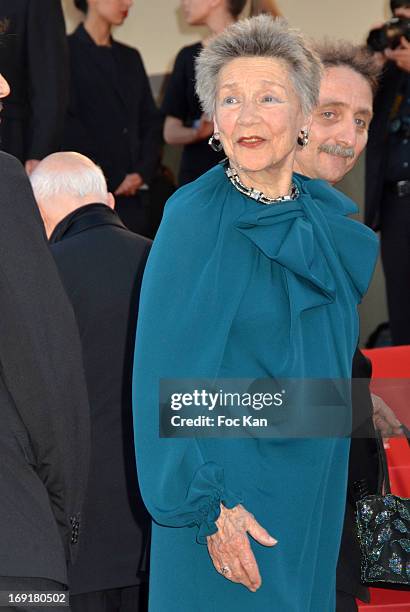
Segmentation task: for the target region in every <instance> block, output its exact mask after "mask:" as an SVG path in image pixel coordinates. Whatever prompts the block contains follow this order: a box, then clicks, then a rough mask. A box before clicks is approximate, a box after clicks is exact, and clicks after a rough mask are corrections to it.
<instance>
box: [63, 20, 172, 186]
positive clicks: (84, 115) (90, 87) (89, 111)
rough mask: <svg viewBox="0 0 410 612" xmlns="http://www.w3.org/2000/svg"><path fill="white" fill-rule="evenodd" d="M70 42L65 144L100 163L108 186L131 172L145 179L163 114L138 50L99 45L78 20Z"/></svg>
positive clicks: (153, 166) (155, 156)
mask: <svg viewBox="0 0 410 612" xmlns="http://www.w3.org/2000/svg"><path fill="white" fill-rule="evenodd" d="M68 46H69V56H70V102H69V109H68V114H67V117H66V123H65V133H64V143H63V148H64V149H65V150H72V151H78V152H79V153H83V154H84V155H87V157H90V158H91V159H92V160H93V161H94V162H95V163H97V164H98V165H99V166H101V168H102V170H103V172H104V174H105V176H106V178H107V181H108V187H109V189H110V191H115V189H116V188H117V187H118V185H119V184H120V183H121V182H122V180H123V179H124V178H125V175H126V174H129V173H132V172H138V173H139V174H140V175H141V176H142V177H143V179H144V181H145V182H146V183H148V184H149V183H150V182H151V180H152V179H153V177H154V175H155V173H156V170H157V168H158V162H159V147H160V142H161V117H160V114H159V111H158V110H157V108H156V106H155V102H154V100H153V97H152V93H151V89H150V85H149V81H148V77H147V74H146V72H145V69H144V65H143V63H142V60H141V56H140V54H139V53H138V51H137V50H136V49H133V48H131V47H128V46H126V45H123V44H121V43H119V42H116V41H114V40H113V41H112V46H111V47H101V46H97V45H96V44H95V43H94V41H93V40H92V38H91V37H90V36H89V35H88V33H87V31H86V30H85V29H84V27H83V26H82V25H80V26H79V27H78V28H77V29H76V31H75V32H74V33H73V34H72V35H71V36H69V37H68Z"/></svg>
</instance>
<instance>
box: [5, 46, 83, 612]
mask: <svg viewBox="0 0 410 612" xmlns="http://www.w3.org/2000/svg"><path fill="white" fill-rule="evenodd" d="M0 54H1V49H0ZM8 92H9V86H8V84H7V83H6V81H5V80H4V79H3V77H2V76H1V75H0V98H3V97H4V96H6V95H7V93H8ZM0 110H1V102H0ZM0 206H1V224H0V250H1V253H0V309H1V318H0V361H1V369H0V413H1V426H0V457H1V460H0V498H1V502H0V541H1V546H0V591H41V590H46V591H64V590H66V589H67V584H68V579H67V562H68V561H74V560H75V557H76V552H77V549H78V546H79V543H80V542H81V538H82V536H83V535H84V525H83V522H82V516H81V513H82V504H83V499H84V493H85V486H86V482H87V475H88V461H89V443H90V440H89V407H88V401H87V389H86V385H85V379H84V371H83V363H82V356H81V346H80V339H79V336H78V329H77V326H76V322H75V318H74V314H73V311H72V308H71V306H70V304H69V301H68V299H67V296H66V294H65V292H64V289H63V286H62V284H61V280H60V278H59V276H58V272H57V269H56V266H55V263H54V261H53V258H52V257H51V254H50V251H49V248H48V244H47V241H46V236H45V234H44V227H43V225H42V223H41V219H40V215H39V214H38V209H37V206H36V203H35V201H34V197H33V192H32V190H31V188H30V183H29V180H28V178H27V175H26V173H25V171H24V168H23V166H22V165H21V163H20V162H19V161H18V160H17V159H16V158H15V157H12V156H11V155H9V154H7V153H4V152H0ZM1 609H2V610H3V611H4V612H6V611H10V610H17V609H18V610H19V611H20V612H24V611H26V610H27V611H33V610H39V609H40V608H39V607H37V606H35V607H30V606H29V605H28V604H27V606H26V605H25V604H21V606H20V605H19V606H18V607H15V606H14V605H12V604H11V605H10V606H6V607H2V608H1ZM41 609H42V608H41ZM49 609H50V610H57V609H58V610H60V609H61V608H60V607H58V608H57V607H56V606H52V607H50V608H49ZM65 609H67V608H65Z"/></svg>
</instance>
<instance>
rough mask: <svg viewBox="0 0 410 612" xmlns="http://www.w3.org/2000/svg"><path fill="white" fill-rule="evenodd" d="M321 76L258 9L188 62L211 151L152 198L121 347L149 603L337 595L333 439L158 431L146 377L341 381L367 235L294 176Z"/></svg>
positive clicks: (250, 602)
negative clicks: (134, 320)
mask: <svg viewBox="0 0 410 612" xmlns="http://www.w3.org/2000/svg"><path fill="white" fill-rule="evenodd" d="M320 78H321V64H320V61H319V59H318V58H317V56H316V55H315V53H314V52H313V51H312V49H311V47H310V45H309V43H308V42H307V41H306V40H305V39H304V37H303V36H302V35H301V34H300V33H299V32H298V31H296V30H293V29H290V28H289V27H288V26H287V24H286V22H284V21H282V20H273V19H272V18H271V17H268V16H258V17H254V18H252V19H248V20H244V21H242V22H239V23H237V24H235V25H233V26H230V27H229V28H228V29H227V30H225V31H224V32H223V33H222V34H221V35H219V36H218V37H216V38H214V39H213V41H212V42H211V43H210V44H209V46H208V47H207V48H205V49H204V50H203V51H202V53H201V55H200V56H199V59H198V61H197V92H198V95H199V98H200V100H201V103H202V106H203V109H204V112H206V113H208V114H209V115H211V116H212V117H213V120H214V126H215V133H214V136H213V138H212V141H211V144H212V145H213V146H216V147H219V146H221V147H223V149H224V151H225V154H226V156H227V161H226V163H225V164H220V165H218V166H216V167H215V168H213V169H211V170H210V171H209V172H207V173H206V174H204V175H203V176H201V177H200V178H199V179H197V180H196V181H194V182H192V183H190V184H189V185H186V186H185V187H183V188H181V189H180V190H179V191H177V192H176V193H175V194H174V196H172V198H171V199H170V200H169V202H168V203H167V206H166V210H165V215H164V219H163V222H162V225H161V227H160V230H159V233H158V235H157V238H156V240H155V242H154V245H153V248H152V251H151V254H150V257H149V261H148V264H147V268H146V272H145V276H144V280H143V287H142V293H141V302H140V310H139V320H138V329H137V340H136V351H135V366H134V422H135V444H136V458H137V466H138V474H139V481H140V487H141V492H142V496H143V498H144V501H145V503H146V505H147V508H148V510H149V512H150V513H151V515H152V518H153V533H152V547H151V578H150V610H151V611H152V612H191V611H192V610H196V611H198V612H221V611H223V610H226V611H230V610H232V611H233V610H235V612H241V611H243V612H245V611H246V612H249V611H252V612H253V611H255V612H265V611H266V612H268V611H269V612H331V611H333V610H334V609H335V569H336V562H337V557H338V549H339V541H340V535H341V528H342V522H343V515H344V503H345V498H346V493H345V491H346V469H347V461H348V453H349V440H348V438H343V437H316V438H310V439H309V438H300V437H299V438H297V437H294V438H290V437H287V438H283V439H280V438H271V439H262V438H260V439H258V438H257V437H247V438H238V439H217V438H215V439H214V438H192V437H191V438H189V437H187V438H161V437H160V436H159V383H160V380H161V379H188V378H191V379H192V378H197V379H204V378H209V379H213V380H215V379H218V378H225V379H226V378H229V379H235V378H241V377H243V378H247V379H249V378H251V379H259V378H265V379H266V378H278V377H279V378H280V377H285V378H294V379H295V378H301V379H306V378H322V379H324V378H350V372H351V366H352V356H353V353H354V350H355V347H356V344H357V340H358V315H357V309H356V308H357V304H358V302H359V301H360V300H361V298H362V296H363V294H364V293H365V291H366V289H367V286H368V283H369V281H370V277H371V274H372V271H373V266H374V263H375V258H376V252H377V241H376V238H375V236H374V234H373V233H372V232H371V231H370V230H369V229H368V228H366V227H364V226H363V225H361V224H360V223H358V222H356V221H354V220H351V219H349V218H348V215H350V214H351V213H354V212H356V206H355V205H354V204H353V203H352V202H351V201H350V200H349V199H347V198H346V197H345V196H344V195H342V194H341V193H339V192H337V191H336V190H334V189H333V188H331V187H330V186H328V184H327V183H325V182H323V181H319V180H310V179H307V178H306V177H303V176H300V175H296V174H293V162H294V157H295V151H296V147H299V146H304V145H305V144H306V142H307V140H308V138H309V122H310V113H311V111H312V109H313V107H314V106H315V104H316V103H317V98H318V92H319V86H320ZM307 410H308V407H307Z"/></svg>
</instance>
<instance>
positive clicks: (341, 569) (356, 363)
mask: <svg viewBox="0 0 410 612" xmlns="http://www.w3.org/2000/svg"><path fill="white" fill-rule="evenodd" d="M371 372H372V368H371V363H370V361H369V360H368V359H367V358H366V357H365V356H364V355H363V353H362V352H361V351H360V350H359V349H356V352H355V354H354V357H353V368H352V377H353V381H352V382H353V388H352V412H353V428H352V429H353V433H352V440H351V444H350V456H349V475H348V488H347V501H346V510H345V519H344V524H343V533H342V541H341V546H340V553H339V561H338V565H337V575H336V576H337V579H336V588H337V589H338V590H339V591H343V592H344V593H350V594H351V595H354V596H355V597H358V598H360V599H362V600H363V601H369V590H368V588H367V587H365V586H364V585H363V584H362V583H361V572H360V546H359V539H358V536H357V531H356V520H355V513H356V501H357V499H358V496H357V489H356V487H355V483H356V482H358V481H363V480H365V481H366V486H367V489H368V492H369V493H376V492H377V491H378V485H379V470H380V466H379V460H378V447H377V444H378V442H377V440H376V438H375V431H374V426H373V404H372V400H371V396H370V392H369V381H370V378H371Z"/></svg>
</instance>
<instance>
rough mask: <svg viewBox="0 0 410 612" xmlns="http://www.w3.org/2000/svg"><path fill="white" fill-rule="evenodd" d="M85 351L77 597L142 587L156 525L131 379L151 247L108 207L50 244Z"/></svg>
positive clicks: (74, 578)
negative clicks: (84, 471) (86, 429)
mask: <svg viewBox="0 0 410 612" xmlns="http://www.w3.org/2000/svg"><path fill="white" fill-rule="evenodd" d="M50 242H51V248H52V252H53V255H54V257H55V261H56V263H57V267H58V269H59V271H60V275H61V278H62V281H63V284H64V286H65V288H66V291H67V294H68V296H69V298H70V299H71V301H72V304H73V307H74V312H75V314H76V317H77V322H78V326H79V329H80V336H81V340H82V344H83V355H84V365H85V371H86V378H87V385H88V392H89V398H90V408H91V464H90V478H89V484H88V489H87V495H86V502H85V506H84V524H85V527H84V538H83V540H82V542H81V546H80V550H79V555H78V559H77V562H76V565H75V566H74V567H73V568H72V570H71V572H70V591H71V593H72V594H78V593H84V592H90V591H98V590H103V589H111V588H117V587H123V586H127V585H128V586H130V585H133V584H137V583H138V582H139V581H140V579H142V578H143V576H142V572H143V571H144V570H145V569H146V566H145V553H146V548H147V543H148V539H149V528H150V519H149V517H148V514H147V512H146V510H145V507H144V505H143V502H142V500H141V498H140V495H139V491H138V484H137V476H136V467H135V456H134V442H133V428H132V406H131V373H132V363H133V355H134V337H135V325H136V319H137V310H138V300H139V292H140V284H141V279H142V274H143V270H144V266H145V261H146V258H147V255H148V250H149V247H150V241H149V240H147V239H145V238H142V237H141V236H137V235H136V234H133V233H131V232H130V231H128V230H127V229H126V228H125V227H124V225H123V224H122V223H121V221H120V219H119V218H118V216H117V214H116V213H115V212H113V211H112V210H111V209H110V208H108V207H107V206H105V205H103V204H92V205H87V206H83V207H81V208H80V209H78V210H77V211H75V212H74V213H72V214H71V215H69V216H68V217H66V218H65V219H63V221H61V223H59V225H58V226H57V227H56V229H55V230H54V232H53V234H52V236H51V237H50Z"/></svg>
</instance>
